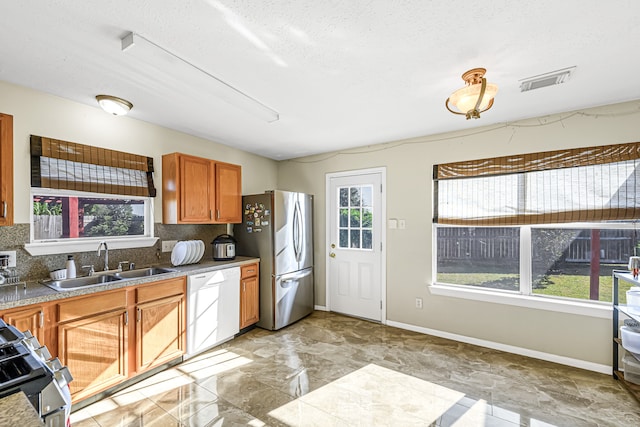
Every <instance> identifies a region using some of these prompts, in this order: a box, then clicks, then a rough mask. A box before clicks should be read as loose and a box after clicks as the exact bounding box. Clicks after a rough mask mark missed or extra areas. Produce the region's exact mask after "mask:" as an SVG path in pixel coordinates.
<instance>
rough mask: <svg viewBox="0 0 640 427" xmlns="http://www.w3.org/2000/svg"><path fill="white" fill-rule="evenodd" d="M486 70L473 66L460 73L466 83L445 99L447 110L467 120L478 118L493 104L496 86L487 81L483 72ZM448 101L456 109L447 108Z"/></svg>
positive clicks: (496, 90) (496, 91)
mask: <svg viewBox="0 0 640 427" xmlns="http://www.w3.org/2000/svg"><path fill="white" fill-rule="evenodd" d="M486 72H487V70H486V69H484V68H474V69H472V70H469V71H467V72H466V73H464V74H463V75H462V80H464V81H465V83H466V84H467V85H466V86H465V87H463V88H460V89H458V90H456V91H455V92H453V93H452V94H451V96H450V97H449V98H447V100H446V101H445V103H444V105H445V107H447V110H449V111H451V112H452V113H453V114H460V115H464V116H466V117H467V120H469V119H471V118H473V119H479V118H480V113H484V112H485V111H487V110H488V109H489V108H491V106H492V105H493V98H494V97H495V96H496V93H498V86H497V85H495V84H493V83H487V79H485V78H484V74H485V73H486ZM449 103H451V105H453V106H454V107H455V108H457V109H458V111H453V110H452V109H451V108H449Z"/></svg>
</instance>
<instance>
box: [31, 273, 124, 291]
mask: <svg viewBox="0 0 640 427" xmlns="http://www.w3.org/2000/svg"><path fill="white" fill-rule="evenodd" d="M120 280H122V278H120V277H116V276H114V275H111V274H100V275H96V276H86V277H78V278H75V279H64V280H51V281H49V282H43V283H44V284H45V285H46V286H49V287H50V288H53V289H55V290H57V291H64V290H67V289H74V288H84V287H87V286H96V285H103V284H105V283H109V282H117V281H120Z"/></svg>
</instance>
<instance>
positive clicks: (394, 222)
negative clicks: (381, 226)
mask: <svg viewBox="0 0 640 427" xmlns="http://www.w3.org/2000/svg"><path fill="white" fill-rule="evenodd" d="M387 227H388V228H389V230H395V229H396V228H398V220H397V219H390V220H388V221H387Z"/></svg>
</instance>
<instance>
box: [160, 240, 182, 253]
mask: <svg viewBox="0 0 640 427" xmlns="http://www.w3.org/2000/svg"><path fill="white" fill-rule="evenodd" d="M177 243H178V241H177V240H163V241H162V252H171V251H172V250H173V248H174V247H175V246H176V244H177Z"/></svg>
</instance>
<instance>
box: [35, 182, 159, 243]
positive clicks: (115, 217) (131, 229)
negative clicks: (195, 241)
mask: <svg viewBox="0 0 640 427" xmlns="http://www.w3.org/2000/svg"><path fill="white" fill-rule="evenodd" d="M32 194H33V195H32V202H33V221H32V231H33V236H32V239H31V240H32V242H47V241H60V240H61V239H108V238H112V237H122V236H129V237H149V236H150V235H151V233H150V230H149V229H150V226H149V225H147V224H146V223H145V218H148V217H149V216H150V214H149V210H150V208H151V203H150V200H149V198H141V197H137V198H136V197H133V196H128V197H126V198H125V197H119V196H112V195H107V194H102V195H99V194H91V193H80V192H75V193H74V192H69V191H67V192H62V191H57V192H51V191H46V190H44V189H37V190H36V191H35V192H34V191H33V190H32Z"/></svg>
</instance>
